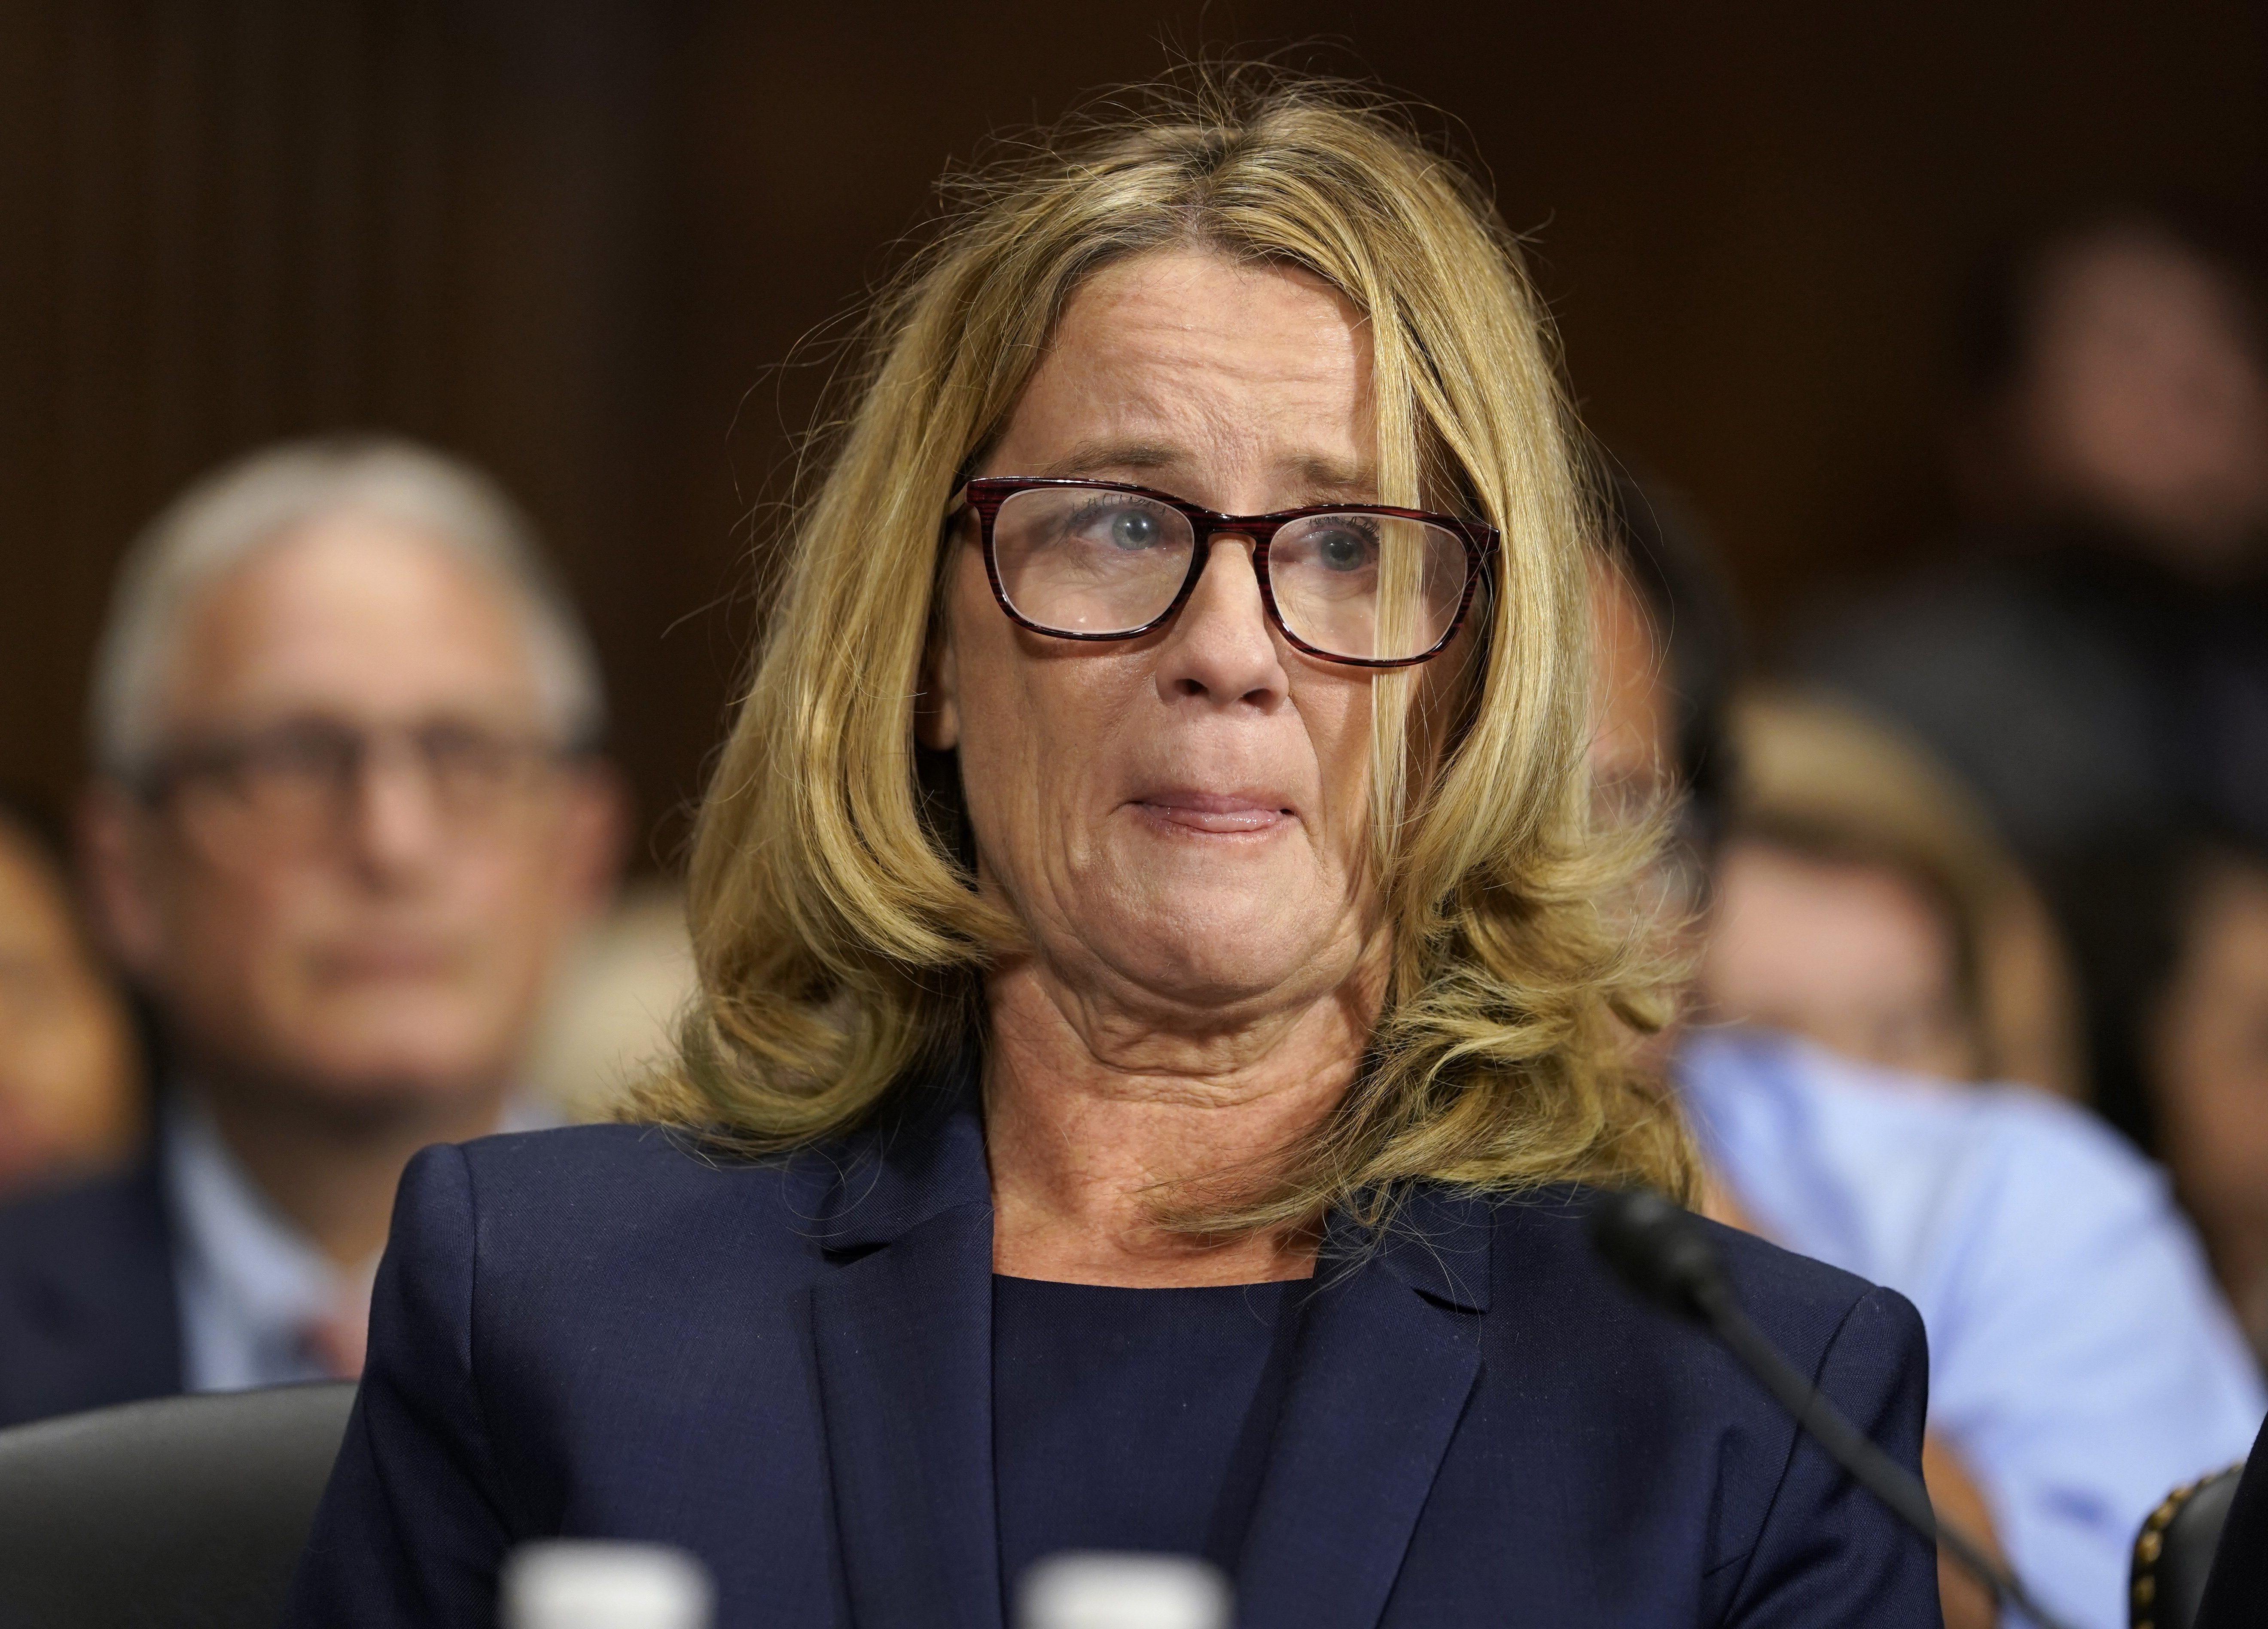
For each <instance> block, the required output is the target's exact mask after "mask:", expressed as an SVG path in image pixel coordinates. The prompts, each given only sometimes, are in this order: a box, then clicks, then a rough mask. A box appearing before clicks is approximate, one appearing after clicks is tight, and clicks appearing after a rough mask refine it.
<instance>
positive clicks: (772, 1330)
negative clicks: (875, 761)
mask: <svg viewBox="0 0 2268 1629" xmlns="http://www.w3.org/2000/svg"><path fill="white" fill-rule="evenodd" d="M1592 1203H1593V1201H1592V1198H1591V1196H1590V1195H1589V1194H1587V1192H1586V1191H1585V1190H1582V1189H1580V1188H1571V1187H1561V1188H1550V1189H1544V1190H1537V1191H1534V1192H1530V1193H1526V1194H1521V1195H1517V1196H1513V1197H1509V1198H1489V1197H1485V1196H1476V1195H1472V1194H1468V1193H1462V1192H1460V1191H1458V1190H1454V1189H1449V1188H1444V1187H1433V1186H1430V1185H1425V1184H1420V1185H1418V1187H1417V1188H1416V1189H1414V1190H1412V1191H1411V1192H1410V1195H1409V1196H1408V1198H1407V1201H1406V1203H1405V1204H1403V1206H1402V1207H1401V1209H1400V1211H1399V1213H1398V1215H1397V1217H1396V1219H1395V1222H1394V1225H1393V1227H1391V1228H1390V1230H1388V1231H1387V1232H1386V1233H1385V1234H1383V1235H1380V1236H1371V1235H1366V1234H1365V1233H1364V1231H1363V1230H1362V1229H1361V1228H1360V1227H1359V1226H1357V1225H1356V1224H1355V1223H1354V1222H1352V1221H1351V1220H1350V1219H1348V1218H1347V1217H1345V1216H1344V1215H1335V1216H1333V1217H1332V1218H1331V1219H1329V1222H1328V1223H1327V1225H1326V1231H1325V1235H1324V1239H1323V1249H1322V1268H1321V1270H1320V1271H1319V1273H1318V1276H1317V1279H1315V1281H1314V1286H1312V1290H1311V1293H1310V1294H1308V1295H1307V1296H1306V1297H1304V1298H1302V1299H1301V1301H1300V1317H1299V1320H1298V1328H1297V1330H1294V1331H1291V1332H1290V1337H1289V1338H1290V1340H1291V1345H1292V1352H1291V1354H1290V1360H1289V1365H1288V1374H1287V1376H1286V1379H1285V1384H1284V1390H1283V1397H1282V1402H1281V1404H1280V1406H1279V1407H1278V1410H1277V1419H1276V1429H1275V1434H1274V1440H1273V1441H1272V1443H1271V1444H1270V1448H1269V1452H1268V1455H1267V1463H1266V1465H1265V1467H1264V1469H1263V1471H1262V1473H1261V1482H1260V1488H1259V1492H1258V1493H1257V1495H1256V1497H1255V1498H1254V1500H1252V1505H1251V1512H1250V1516H1249V1520H1248V1522H1247V1524H1246V1527H1245V1532H1244V1540H1243V1543H1242V1544H1241V1547H1240V1549H1239V1551H1238V1554H1237V1559H1236V1565H1235V1567H1234V1568H1233V1573H1232V1581H1233V1585H1234V1587H1235V1590H1236V1607H1237V1611H1236V1615H1237V1621H1238V1622H1239V1624H1240V1625H1242V1626H1243V1629H1484V1626H1487V1625H1501V1624H1504V1623H1506V1622H1508V1621H1519V1622H1526V1623H1537V1624H1550V1625H1553V1629H1627V1626H1628V1625H1646V1629H1657V1626H1661V1629H1670V1626H1672V1625H1722V1626H1723V1629H1735V1626H1737V1629H1832V1626H1834V1625H1867V1629H1935V1625H1937V1624H1938V1621H1939V1619H1938V1611H1937V1567H1936V1561H1935V1559H1934V1557H1933V1555H1932V1553H1931V1551H1930V1547H1929V1545H1928V1544H1927V1543H1926V1542H1925V1541H1924V1540H1922V1539H1920V1538H1918V1537H1915V1536H1914V1535H1913V1534H1911V1533H1910V1532H1908V1531H1906V1530H1905V1529H1904V1528H1902V1527H1901V1526H1900V1525H1899V1524H1898V1522H1897V1521H1896V1518H1894V1517H1893V1516H1891V1515H1889V1513H1888V1512H1886V1511H1885V1510H1884V1509H1883V1508H1882V1507H1881V1504H1880V1503H1878V1502H1877V1501H1876V1500H1874V1499H1873V1498H1871V1497H1870V1496H1869V1495H1867V1493H1864V1492H1862V1491H1860V1490H1859V1489H1857V1488H1854V1487H1853V1486H1852V1485H1851V1483H1850V1481H1849V1478H1846V1477H1845V1476H1844V1475H1843V1474H1842V1472H1841V1471H1837V1469H1836V1468H1835V1466H1834V1465H1833V1463H1831V1462H1830V1461H1829V1460H1828V1459H1827V1458H1826V1456H1824V1455H1823V1454H1822V1453H1821V1452H1820V1451H1819V1449H1818V1448H1816V1446H1815V1445H1814V1444H1813V1443H1811V1442H1809V1441H1808V1440H1806V1439H1804V1438H1802V1437H1800V1435H1799V1434H1797V1432H1796V1430H1795V1427H1794V1426H1793V1422H1792V1421H1790V1419H1788V1417H1787V1413H1786V1410H1784V1409H1782V1408H1780V1407H1779V1406H1778V1404H1776V1403H1775V1402H1774V1401H1773V1400H1772V1398H1771V1397H1770V1396H1769V1395H1768V1394H1767V1393H1766V1392H1765V1391H1764V1389H1763V1388H1762V1387H1760V1386H1758V1385H1757V1384H1756V1382H1755V1381H1753V1380H1751V1379H1750V1378H1749V1376H1748V1375H1747V1374H1746V1373H1744V1372H1743V1371H1742V1369H1741V1367H1740V1366H1739V1364H1738V1363H1736V1362H1735V1361H1734V1360H1733V1359H1732V1358H1731V1357H1730V1356H1729V1355H1728V1354H1727V1353H1725V1351H1724V1350H1723V1349H1722V1348H1721V1347H1719V1345H1717V1344H1716V1343H1715V1342H1713V1341H1712V1340H1711V1339H1709V1338H1708V1337H1707V1335H1706V1334H1705V1333H1704V1332H1703V1331H1702V1330H1697V1329H1692V1328H1689V1327H1687V1326H1685V1325H1683V1324H1682V1323H1676V1322H1675V1321H1673V1320H1671V1319H1670V1318H1669V1317H1668V1316H1667V1315H1664V1314H1660V1313H1656V1312H1654V1311H1653V1310H1652V1309H1651V1308H1648V1307H1646V1306H1644V1305H1642V1304H1640V1303H1639V1302H1638V1301H1635V1300H1633V1299H1632V1298H1631V1296H1630V1295H1629V1294H1626V1293H1625V1292H1624V1290H1623V1289H1622V1288H1621V1286H1619V1285H1618V1284H1617V1283H1616V1281H1615V1280H1614V1279H1613V1277H1612V1276H1611V1274H1609V1272H1607V1271H1606V1270H1605V1269H1604V1268H1603V1267H1602V1265H1601V1264H1600V1263H1599V1261H1598V1259H1597V1257H1596V1256H1595V1255H1594V1253H1593V1251H1592V1249H1591V1246H1590V1242H1589V1238H1588V1235H1587V1232H1586V1225H1587V1217H1588V1215H1589V1213H1590V1211H1591V1208H1592ZM1710 1236H1711V1237H1712V1238H1713V1239H1715V1241H1716V1242H1717V1245H1718V1248H1719V1249H1720V1250H1721V1251H1723V1253H1724V1256H1725V1259H1726V1265H1727V1270H1728V1271H1729V1272H1730V1273H1731V1274H1732V1277H1733V1280H1734V1289H1735V1292H1736V1293H1737V1294H1738V1295H1739V1296H1740V1298H1741V1301H1742V1305H1743V1306H1744V1307H1745V1308H1747V1309H1748V1312H1749V1316H1750V1317H1751V1318H1753V1319H1754V1320H1755V1322H1756V1325H1757V1327H1758V1328H1759V1329H1760V1330H1762V1331H1763V1332H1764V1335H1765V1336H1766V1338H1769V1339H1771V1341H1772V1342H1773V1343H1774V1344H1776V1345H1778V1347H1779V1348H1780V1350H1781V1351H1782V1352H1783V1353H1786V1356H1787V1359H1788V1360H1789V1361H1790V1362H1792V1363H1793V1364H1794V1365H1795V1366H1796V1367H1797V1368H1798V1369H1799V1370H1800V1371H1802V1372H1803V1373H1804V1374H1806V1375H1810V1376H1811V1377H1812V1378H1813V1379H1814V1380H1815V1381H1816V1382H1818V1383H1819V1384H1820V1385H1821V1386H1823V1388H1825V1389H1826V1391H1827V1394H1828V1396H1829V1397H1830V1398H1831V1399H1832V1400H1833V1401H1834V1402H1835V1404H1837V1406H1838V1407H1840V1408H1841V1409H1842V1410H1843V1412H1845V1414H1846V1415H1847V1416H1849V1417H1850V1418H1851V1419H1852V1420H1854V1421H1855V1422H1856V1423H1857V1425H1858V1426H1859V1429H1860V1430H1862V1431H1865V1432H1866V1433H1867V1434H1868V1435H1870V1436H1872V1437H1873V1438H1874V1440H1875V1441H1877V1442H1880V1443H1881V1445H1882V1447H1883V1448H1885V1449H1886V1450H1887V1451H1889V1453H1890V1454H1891V1455H1893V1456H1896V1458H1897V1459H1898V1460H1899V1461H1900V1462H1901V1463H1904V1464H1905V1465H1906V1466H1907V1467H1908V1468H1909V1469H1912V1468H1915V1467H1917V1466H1918V1463H1919V1462H1920V1456H1921V1434H1922V1415H1923V1411H1924V1407H1925V1404H1926V1385H1927V1374H1928V1367H1927V1355H1926V1351H1925V1348H1924V1345H1923V1339H1922V1329H1921V1321H1920V1320H1919V1319H1918V1318H1917V1317H1916V1316H1914V1311H1913V1308H1911V1307H1910V1306H1909V1305H1907V1303H1906V1302H1905V1301H1904V1300H1903V1299H1901V1298H1900V1297H1899V1296H1897V1295H1896V1294H1892V1293H1891V1292H1889V1291H1888V1290H1879V1289H1875V1288H1874V1287H1872V1286H1869V1285H1867V1284H1866V1283H1864V1282H1862V1281H1861V1280H1859V1279H1856V1278H1853V1277H1852V1276H1851V1275H1850V1274H1848V1273H1845V1272H1837V1270H1836V1269H1834V1268H1832V1267H1827V1266H1823V1265H1822V1264H1819V1263H1817V1262H1814V1261H1806V1260H1804V1259H1803V1258H1802V1257H1797V1256H1792V1255H1790V1254H1789V1253H1788V1252H1786V1251H1785V1250H1781V1249H1775V1248H1774V1247H1773V1246H1771V1245H1770V1244H1768V1243H1766V1242H1764V1241H1763V1240H1761V1239H1756V1238H1750V1237H1748V1236H1745V1235H1739V1234H1734V1233H1733V1232H1730V1231H1729V1230H1727V1229H1721V1228H1715V1227H1712V1228H1711V1229H1710ZM995 1290H996V1286H995V1282H994V1278H993V1273H992V1194H991V1181H990V1172H989V1170H988V1169H987V1167H986V1162H985V1154H984V1125H983V1105H982V1102H981V1099H980V1096H979V1094H978V1090H977V1085H976V1077H975V1071H974V1069H973V1067H970V1066H967V1065H963V1066H961V1067H960V1068H958V1069H941V1070H939V1072H937V1073H935V1074H933V1075H931V1076H928V1077H926V1078H924V1079H920V1080H909V1081H908V1082H907V1083H906V1084H905V1085H904V1086H902V1087H900V1088H898V1090H897V1093H896V1095H895V1103H894V1105H893V1107H892V1108H891V1109H890V1110H889V1111H888V1112H887V1114H885V1115H884V1116H883V1117H880V1118H878V1119H877V1120H876V1121H875V1122H874V1124H872V1125H871V1126H869V1127H868V1128H866V1129H865V1130H863V1131H860V1132H858V1133H857V1134H855V1135H853V1136H851V1137H847V1138H845V1139H843V1140H841V1141H839V1142H835V1143H830V1144H828V1145H826V1146H821V1147H817V1148H814V1149H810V1150H807V1151H806V1152H804V1153H801V1154H796V1155H794V1156H792V1157H790V1158H781V1159H776V1160H768V1161H733V1160H730V1159H725V1158H720V1157H718V1156H717V1155H716V1154H713V1153H711V1152H709V1151H706V1150H704V1149H701V1148H697V1147H689V1146H686V1145H685V1144H684V1143H683V1142H682V1141H681V1139H678V1138H676V1137H674V1136H672V1135H670V1134H668V1133H666V1132H663V1131H659V1130H657V1129H654V1128H651V1127H640V1126H630V1125H605V1126H577V1127H571V1128H569V1129H566V1130H563V1131H538V1132H534V1133H529V1134H523V1135H518V1136H508V1137H492V1138H487V1139H482V1140H481V1141H478V1142H475V1143H469V1144H467V1145H465V1146H462V1147H442V1148H429V1149H427V1150H426V1151H425V1152H424V1153H423V1154H419V1155H418V1156H417V1158H416V1160H414V1161H411V1163H410V1167H409V1171H408V1172H407V1173H406V1174H405V1175H404V1176H403V1177H402V1182H401V1197H400V1198H399V1200H398V1201H397V1202H396V1205H395V1208H394V1235H393V1238H392V1240H391V1242H389V1243H388V1244H387V1253H386V1261H385V1264H384V1265H383V1266H381V1267H380V1268H379V1275H378V1290H377V1294H376V1296H375V1299H374V1301H373V1304H372V1316H371V1334H370V1361H369V1365H368V1367H366V1368H365V1370H364V1371H363V1381H362V1387H361V1389H360V1390H359V1392H357V1397H356V1402H355V1412H354V1418H353V1419H352V1421H351V1422H350V1424H349V1426H348V1428H347V1434H346V1441H345V1442H344V1443H343V1444H342V1447H341V1448H340V1450H339V1458H338V1464H337V1467H336V1469H335V1471H333V1472H332V1476H331V1485H330V1488H329V1491H328V1493H325V1495H324V1498H323V1505H322V1508H321V1511H320V1514H319V1515H317V1517H316V1520H315V1525H314V1531H313V1535H312V1537H310V1540H309V1543H308V1546H307V1549H306V1553H305V1556H304V1558H303V1559H302V1560H301V1562H300V1572H299V1577H298V1584H297V1586H296V1588H295V1590H294V1594H293V1598H292V1603H291V1608H290V1610H289V1611H288V1613H287V1617H286V1623H287V1625H290V1629H413V1626H414V1629H493V1625H494V1624H495V1623H496V1613H497V1571H498V1568H499V1567H500V1566H501V1565H502V1564H503V1561H504V1558H505V1556H507V1555H508V1554H509V1553H510V1552H511V1551H512V1547H513V1546H514V1545H516V1544H521V1543H524V1542H526V1541H527V1540H528V1539H531V1538H536V1537H544V1536H556V1535H565V1536H568V1537H615V1538H632V1539H647V1540H653V1541H657V1542H660V1543H665V1544H679V1545H682V1546H683V1547H685V1548H686V1549H688V1550H689V1551H691V1552H693V1553H694V1554H695V1555H696V1556H698V1557H699V1558H700V1559H702V1560H703V1562H704V1563H705V1564H706V1565H707V1566H708V1567H709V1569H710V1571H711V1573H712V1574H714V1575H715V1577H716V1581H717V1600H718V1606H717V1624H718V1629H775V1626H776V1629H1001V1625H1003V1624H1004V1623H1005V1622H1006V1621H1007V1618H1008V1613H1009V1603H1008V1601H1007V1599H1006V1597H1005V1595H1004V1593H1003V1591H1002V1589H1001V1578H1000V1571H1001V1553H1002V1545H1001V1534H1000V1530H999V1506H998V1479H997V1478H996V1477H995V1474H994V1463H993V1462H994V1444H995V1437H994V1432H993V1382H994V1365H993V1353H992V1345H993V1298H994V1294H995ZM1039 1474H1041V1475H1042V1476H1044V1475H1047V1474H1049V1472H1048V1469H1047V1468H1046V1467H1044V1466H1042V1467H1041V1468H1040V1471H1039ZM1052 1474H1053V1476H1054V1478H1055V1479H1056V1481H1057V1483H1058V1484H1063V1485H1067V1484H1069V1483H1070V1482H1071V1481H1072V1480H1073V1479H1074V1478H1078V1477H1079V1475H1080V1474H1081V1467H1079V1465H1076V1464H1070V1463H1062V1464H1057V1465H1056V1466H1055V1467H1054V1468H1053V1473H1052ZM1013 1479H1014V1478H1013V1473H1012V1480H1013Z"/></svg>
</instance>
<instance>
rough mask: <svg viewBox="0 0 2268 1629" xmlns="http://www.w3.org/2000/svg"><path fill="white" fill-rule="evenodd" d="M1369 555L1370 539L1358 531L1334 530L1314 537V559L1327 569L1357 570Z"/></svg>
mask: <svg viewBox="0 0 2268 1629" xmlns="http://www.w3.org/2000/svg"><path fill="white" fill-rule="evenodd" d="M1370 557H1371V547H1370V539H1369V538H1367V537H1366V536H1364V535H1363V534H1361V533H1360V532H1356V531H1351V530H1344V529H1342V530H1335V531H1329V532H1325V533H1324V534H1322V536H1320V537H1318V538H1317V539H1315V559H1316V561H1317V562H1318V563H1319V564H1322V566H1323V567H1324V569H1326V570H1327V571H1361V570H1362V569H1363V568H1364V567H1365V566H1367V565H1368V564H1370Z"/></svg>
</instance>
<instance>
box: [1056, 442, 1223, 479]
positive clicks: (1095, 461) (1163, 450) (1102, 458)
mask: <svg viewBox="0 0 2268 1629" xmlns="http://www.w3.org/2000/svg"><path fill="white" fill-rule="evenodd" d="M1188 463H1189V454H1188V453H1186V452H1184V451H1182V449H1181V448H1180V447H1177V446H1170V445H1168V444H1167V443H1166V442H1163V441H1081V442H1078V443H1075V444H1074V445H1073V446H1071V447H1070V448H1069V449H1068V450H1066V451H1065V452H1064V453H1063V454H1062V456H1060V457H1058V458H1054V459H1050V460H1049V461H1048V467H1047V468H1045V469H1042V470H1039V471H1037V472H1035V473H1036V474H1039V475H1048V476H1051V477H1056V478H1060V479H1078V478H1086V479H1089V480H1095V479H1100V478H1101V477H1103V476H1104V475H1155V474H1156V473H1157V472H1158V471H1159V470H1161V469H1175V468H1182V467H1183V466H1185V465H1187V464H1188Z"/></svg>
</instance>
